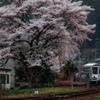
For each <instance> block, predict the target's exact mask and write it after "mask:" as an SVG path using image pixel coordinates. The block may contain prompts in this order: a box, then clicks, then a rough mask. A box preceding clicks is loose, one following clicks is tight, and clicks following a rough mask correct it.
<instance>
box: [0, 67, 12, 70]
mask: <svg viewBox="0 0 100 100" xmlns="http://www.w3.org/2000/svg"><path fill="white" fill-rule="evenodd" d="M0 71H11V69H7V68H2V67H1V68H0Z"/></svg>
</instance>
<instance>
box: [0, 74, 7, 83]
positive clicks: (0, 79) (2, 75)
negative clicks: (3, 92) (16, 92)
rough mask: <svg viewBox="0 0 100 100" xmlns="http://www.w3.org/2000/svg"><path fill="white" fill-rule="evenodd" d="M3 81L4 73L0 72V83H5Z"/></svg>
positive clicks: (4, 79)
mask: <svg viewBox="0 0 100 100" xmlns="http://www.w3.org/2000/svg"><path fill="white" fill-rule="evenodd" d="M5 81H6V75H5V74H0V83H2V84H5Z"/></svg>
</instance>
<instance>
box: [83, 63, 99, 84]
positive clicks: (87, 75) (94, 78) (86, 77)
mask: <svg viewBox="0 0 100 100" xmlns="http://www.w3.org/2000/svg"><path fill="white" fill-rule="evenodd" d="M81 78H82V80H83V81H87V82H91V83H98V84H100V63H99V62H93V63H87V64H84V65H83V71H82V73H81Z"/></svg>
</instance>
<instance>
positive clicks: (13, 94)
mask: <svg viewBox="0 0 100 100" xmlns="http://www.w3.org/2000/svg"><path fill="white" fill-rule="evenodd" d="M82 90H84V89H83V88H81V87H74V88H73V89H72V88H71V87H43V88H32V89H22V90H19V89H18V88H15V89H13V90H0V92H4V93H8V94H9V95H4V96H1V98H18V97H25V96H34V95H36V94H35V93H34V92H35V91H38V92H39V94H49V93H59V92H60V93H64V92H77V91H82ZM39 94H38V95H39Z"/></svg>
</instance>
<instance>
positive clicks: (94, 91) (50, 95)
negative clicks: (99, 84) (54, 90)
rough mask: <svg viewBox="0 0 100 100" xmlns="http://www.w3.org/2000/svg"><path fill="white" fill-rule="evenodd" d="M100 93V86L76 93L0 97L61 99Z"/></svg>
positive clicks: (18, 99) (20, 99) (26, 99)
mask: <svg viewBox="0 0 100 100" xmlns="http://www.w3.org/2000/svg"><path fill="white" fill-rule="evenodd" d="M96 93H100V88H98V89H95V90H87V91H83V92H74V93H59V94H48V95H38V96H30V97H25V98H14V99H0V100H61V99H64V98H72V97H78V96H79V97H80V96H83V95H90V94H96Z"/></svg>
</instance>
